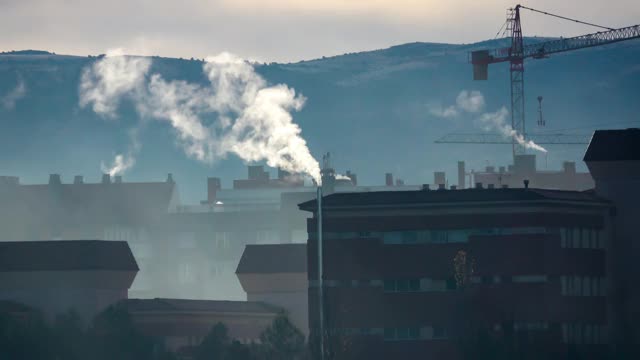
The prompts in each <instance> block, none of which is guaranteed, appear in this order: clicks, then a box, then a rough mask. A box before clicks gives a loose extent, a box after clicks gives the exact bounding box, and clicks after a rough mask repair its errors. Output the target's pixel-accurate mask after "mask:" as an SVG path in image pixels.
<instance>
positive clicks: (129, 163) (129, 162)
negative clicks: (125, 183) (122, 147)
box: [100, 154, 136, 176]
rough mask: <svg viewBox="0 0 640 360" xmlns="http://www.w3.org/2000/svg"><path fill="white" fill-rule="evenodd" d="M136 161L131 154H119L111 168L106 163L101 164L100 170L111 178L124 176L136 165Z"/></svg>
mask: <svg viewBox="0 0 640 360" xmlns="http://www.w3.org/2000/svg"><path fill="white" fill-rule="evenodd" d="M135 163H136V159H135V158H134V157H133V156H132V155H131V154H117V155H116V156H115V158H114V159H113V163H111V165H110V166H107V165H105V163H101V164H100V169H101V170H102V172H103V173H105V174H109V175H111V176H115V175H119V174H123V173H124V172H125V171H127V170H129V169H130V168H131V167H133V165H135Z"/></svg>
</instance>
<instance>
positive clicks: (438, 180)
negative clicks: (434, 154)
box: [433, 171, 447, 185]
mask: <svg viewBox="0 0 640 360" xmlns="http://www.w3.org/2000/svg"><path fill="white" fill-rule="evenodd" d="M433 183H434V184H435V185H440V184H446V183H447V180H446V176H445V173H444V171H436V172H434V173H433Z"/></svg>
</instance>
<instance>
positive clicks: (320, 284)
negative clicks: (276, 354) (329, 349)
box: [317, 186, 324, 360]
mask: <svg viewBox="0 0 640 360" xmlns="http://www.w3.org/2000/svg"><path fill="white" fill-rule="evenodd" d="M317 198H318V200H317V201H318V230H317V232H318V300H319V301H318V305H319V310H320V319H319V320H320V321H319V328H320V360H324V284H323V281H322V279H323V277H324V276H323V269H322V264H323V260H322V253H323V249H324V247H323V246H322V186H318V193H317Z"/></svg>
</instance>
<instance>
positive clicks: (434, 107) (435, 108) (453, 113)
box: [427, 103, 460, 119]
mask: <svg viewBox="0 0 640 360" xmlns="http://www.w3.org/2000/svg"><path fill="white" fill-rule="evenodd" d="M427 109H428V110H429V113H430V114H431V115H433V116H437V117H439V118H445V119H451V118H455V117H458V115H459V114H460V112H459V111H458V109H457V108H456V107H455V106H453V105H452V106H449V107H446V108H445V107H444V106H442V104H435V103H430V104H427Z"/></svg>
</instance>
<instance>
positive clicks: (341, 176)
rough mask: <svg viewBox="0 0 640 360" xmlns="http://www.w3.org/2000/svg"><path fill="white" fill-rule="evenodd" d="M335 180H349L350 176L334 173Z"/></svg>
mask: <svg viewBox="0 0 640 360" xmlns="http://www.w3.org/2000/svg"><path fill="white" fill-rule="evenodd" d="M336 180H349V181H351V178H350V177H348V176H346V175H342V174H336Z"/></svg>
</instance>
